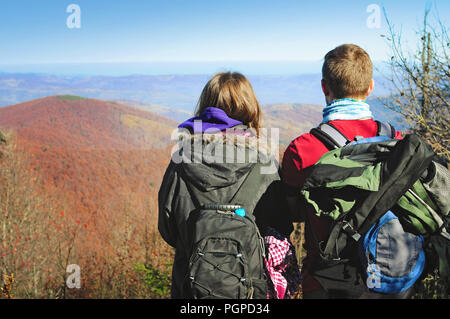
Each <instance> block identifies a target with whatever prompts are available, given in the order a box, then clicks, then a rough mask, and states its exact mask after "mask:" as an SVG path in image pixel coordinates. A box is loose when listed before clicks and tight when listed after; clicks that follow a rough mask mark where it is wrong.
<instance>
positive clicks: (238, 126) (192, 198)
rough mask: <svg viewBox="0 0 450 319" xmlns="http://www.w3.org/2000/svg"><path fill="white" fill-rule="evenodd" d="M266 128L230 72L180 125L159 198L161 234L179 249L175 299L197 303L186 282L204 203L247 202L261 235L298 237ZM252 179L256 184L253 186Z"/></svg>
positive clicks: (242, 82)
mask: <svg viewBox="0 0 450 319" xmlns="http://www.w3.org/2000/svg"><path fill="white" fill-rule="evenodd" d="M261 122H262V116H261V108H260V106H259V103H258V101H257V99H256V96H255V93H254V91H253V88H252V86H251V84H250V82H249V81H248V80H247V79H246V78H245V77H244V76H243V75H242V74H239V73H229V72H226V73H218V74H216V75H215V76H213V77H212V79H211V80H210V81H209V82H208V84H207V85H206V86H205V88H204V89H203V92H202V94H201V96H200V99H199V102H198V107H197V110H196V117H194V118H192V119H189V120H187V121H186V122H184V123H182V124H181V125H180V126H179V129H180V131H182V133H181V134H180V140H181V141H182V142H181V143H180V147H179V150H178V151H177V152H175V153H174V155H173V156H172V161H171V163H170V165H169V167H168V169H167V171H166V174H165V176H164V179H163V182H162V185H161V188H160V191H159V221H158V227H159V231H160V234H161V236H162V237H163V238H164V240H165V241H166V242H167V243H168V244H169V245H171V246H172V247H174V248H175V249H176V253H175V260H174V264H173V273H172V275H173V276H172V298H189V296H190V295H189V292H188V291H187V290H188V288H186V280H187V277H189V276H188V271H189V269H188V268H189V258H190V254H191V252H192V244H193V243H192V242H193V241H194V240H193V238H192V236H193V234H192V232H193V230H192V227H190V226H189V225H190V223H191V222H192V219H193V216H194V214H195V212H196V210H198V209H199V207H200V206H201V205H202V204H213V203H222V204H226V203H230V201H232V199H233V198H236V197H239V198H240V199H241V201H245V213H246V214H247V215H248V216H255V217H256V224H257V225H258V228H259V229H260V231H261V232H263V231H264V230H265V229H266V227H267V226H271V227H272V228H275V229H277V231H278V232H280V233H283V234H286V235H289V234H290V232H291V231H292V224H291V223H290V222H289V221H288V218H287V213H286V214H285V215H286V218H283V213H285V212H287V210H286V209H285V208H284V206H283V207H282V205H284V201H282V200H281V198H282V197H281V196H280V195H279V194H280V192H279V185H281V183H279V181H280V177H279V174H278V169H277V167H278V166H277V163H276V162H275V159H274V157H273V156H272V155H271V154H270V152H269V151H268V150H267V148H265V147H262V144H263V143H260V139H259V132H260V128H261ZM270 168H275V169H270ZM251 172H253V173H252V174H251V175H252V176H253V177H252V179H254V180H253V182H252V183H251V184H247V182H245V181H246V180H247V179H249V175H250V173H251ZM244 183H246V184H244ZM243 185H247V186H243ZM248 185H251V186H248ZM275 214H277V217H276V218H272V217H271V216H274V215H275Z"/></svg>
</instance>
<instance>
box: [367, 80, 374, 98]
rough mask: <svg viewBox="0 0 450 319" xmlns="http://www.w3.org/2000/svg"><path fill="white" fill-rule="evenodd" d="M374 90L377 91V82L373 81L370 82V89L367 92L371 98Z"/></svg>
mask: <svg viewBox="0 0 450 319" xmlns="http://www.w3.org/2000/svg"><path fill="white" fill-rule="evenodd" d="M374 89H375V80H373V79H372V81H370V85H369V89H368V90H367V95H366V96H369V95H370V94H372V92H373V90H374Z"/></svg>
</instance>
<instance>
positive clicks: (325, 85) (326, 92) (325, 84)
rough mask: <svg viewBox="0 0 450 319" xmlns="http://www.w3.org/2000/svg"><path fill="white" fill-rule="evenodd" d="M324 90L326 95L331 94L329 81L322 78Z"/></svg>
mask: <svg viewBox="0 0 450 319" xmlns="http://www.w3.org/2000/svg"><path fill="white" fill-rule="evenodd" d="M322 92H323V94H325V96H330V89H329V88H328V86H327V83H326V82H325V80H323V79H322Z"/></svg>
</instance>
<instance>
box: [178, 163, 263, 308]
mask: <svg viewBox="0 0 450 319" xmlns="http://www.w3.org/2000/svg"><path fill="white" fill-rule="evenodd" d="M257 171H258V166H257V165H255V167H253V168H252V170H251V171H250V172H249V173H248V175H247V177H246V178H245V180H244V182H243V183H242V185H241V186H240V187H239V190H238V191H237V193H236V194H235V196H234V197H233V198H232V199H231V200H230V201H229V202H228V203H212V202H211V200H210V199H209V198H208V197H207V196H205V195H204V194H201V193H200V194H199V193H196V194H192V195H193V198H195V199H196V202H197V204H198V205H197V207H198V208H197V209H195V210H194V211H193V212H192V213H191V214H190V216H189V219H188V229H189V234H191V236H192V237H191V244H190V247H191V251H190V259H189V265H188V270H187V273H186V277H185V282H184V289H183V290H184V292H183V295H184V297H186V298H190V299H266V298H267V281H266V277H265V272H264V257H265V248H264V240H263V238H262V236H261V234H260V232H259V230H258V227H257V225H256V223H255V218H254V216H253V214H252V212H250V211H246V199H245V198H243V197H244V194H245V195H247V196H248V193H247V192H241V190H242V189H245V188H249V189H251V187H257V186H258V185H257V181H258V179H256V178H255V177H256V175H257V174H258V172H257ZM243 212H245V216H241V215H238V214H242V213H243Z"/></svg>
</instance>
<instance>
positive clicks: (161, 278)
mask: <svg viewBox="0 0 450 319" xmlns="http://www.w3.org/2000/svg"><path fill="white" fill-rule="evenodd" d="M135 269H136V271H137V272H138V273H140V274H142V275H143V280H144V283H145V286H146V287H147V289H148V290H149V293H150V298H154V299H169V298H170V285H171V282H172V279H171V276H170V274H169V273H166V272H163V271H160V270H158V269H156V268H155V267H154V266H153V265H151V264H149V265H142V264H137V265H135Z"/></svg>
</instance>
